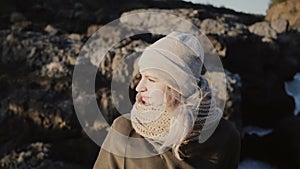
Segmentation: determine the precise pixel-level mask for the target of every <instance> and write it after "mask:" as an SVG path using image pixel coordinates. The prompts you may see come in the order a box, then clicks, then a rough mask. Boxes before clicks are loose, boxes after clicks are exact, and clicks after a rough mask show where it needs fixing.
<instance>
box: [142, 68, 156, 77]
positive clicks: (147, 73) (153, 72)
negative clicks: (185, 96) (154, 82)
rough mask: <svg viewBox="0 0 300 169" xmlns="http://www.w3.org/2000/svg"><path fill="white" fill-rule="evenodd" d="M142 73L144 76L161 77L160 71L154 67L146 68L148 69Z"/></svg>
mask: <svg viewBox="0 0 300 169" xmlns="http://www.w3.org/2000/svg"><path fill="white" fill-rule="evenodd" d="M140 74H141V75H143V76H148V77H152V78H156V79H160V78H159V76H158V72H157V71H156V70H153V69H146V70H143V71H140Z"/></svg>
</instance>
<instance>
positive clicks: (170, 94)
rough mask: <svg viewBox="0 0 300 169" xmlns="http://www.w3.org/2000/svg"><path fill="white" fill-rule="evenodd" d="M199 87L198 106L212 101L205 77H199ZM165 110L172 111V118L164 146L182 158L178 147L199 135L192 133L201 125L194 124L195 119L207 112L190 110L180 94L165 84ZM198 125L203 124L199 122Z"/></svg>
mask: <svg viewBox="0 0 300 169" xmlns="http://www.w3.org/2000/svg"><path fill="white" fill-rule="evenodd" d="M199 80H200V81H199V83H198V86H199V89H200V96H199V98H200V103H199V107H201V105H202V104H201V103H207V102H209V103H210V102H212V90H211V88H210V87H209V85H208V82H207V80H206V79H205V78H202V77H201V78H200V79H199ZM166 94H167V107H166V109H167V111H172V112H173V113H172V114H173V119H172V120H171V126H170V129H169V135H168V137H167V140H166V141H165V144H164V146H170V147H171V148H172V152H173V154H174V156H175V157H176V158H177V159H179V160H182V158H181V156H186V155H185V154H182V153H181V156H180V154H179V148H180V146H181V145H183V144H186V143H188V142H189V141H190V140H191V138H193V137H194V138H195V137H196V136H199V135H200V132H199V133H192V130H193V128H194V127H197V128H198V129H199V128H200V129H201V128H202V127H203V126H199V124H197V125H198V126H194V125H195V122H196V119H197V118H199V116H201V117H200V118H202V119H204V121H205V118H206V116H208V113H209V112H205V113H203V112H201V113H199V111H200V109H199V110H198V111H197V110H196V112H195V111H194V110H192V111H190V110H188V108H190V107H189V106H186V105H185V104H186V103H185V102H184V101H183V100H182V97H181V94H180V93H179V92H178V91H177V90H175V89H174V88H172V87H170V86H169V85H167V91H166ZM200 125H204V123H203V124H200Z"/></svg>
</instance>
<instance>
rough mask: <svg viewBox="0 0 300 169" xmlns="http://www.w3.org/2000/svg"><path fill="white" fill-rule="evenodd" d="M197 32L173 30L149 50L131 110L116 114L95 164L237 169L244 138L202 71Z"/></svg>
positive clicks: (110, 168)
mask: <svg viewBox="0 0 300 169" xmlns="http://www.w3.org/2000/svg"><path fill="white" fill-rule="evenodd" d="M203 57H204V52H203V48H202V46H201V44H200V42H199V41H198V40H197V38H196V37H194V36H193V35H190V34H185V33H181V32H172V33H171V34H169V35H167V36H166V37H164V38H162V39H160V40H158V41H157V42H155V43H154V44H152V45H150V46H149V47H147V48H146V49H145V51H144V52H143V54H142V55H141V57H140V59H139V62H138V65H139V71H140V74H141V80H140V82H139V84H138V85H137V86H136V91H137V96H136V102H135V103H134V105H133V108H132V110H131V112H130V114H126V115H123V116H121V117H119V118H117V119H116V120H115V121H114V123H113V125H112V127H111V129H110V131H109V134H108V136H107V137H106V140H105V142H104V143H103V145H102V147H101V150H100V153H99V156H98V158H97V160H96V163H95V165H94V169H125V168H126V169H135V168H136V169H140V168H143V169H164V168H166V169H175V168H176V169H177V168H178V169H179V168H180V169H196V168H199V169H202V168H203V169H213V168H214V169H221V168H222V169H235V168H237V167H238V161H239V154H240V137H239V134H238V132H237V130H236V129H235V128H234V127H233V125H232V124H231V123H230V122H228V121H225V120H223V119H222V118H221V117H222V112H221V110H220V109H219V108H217V107H216V101H215V98H214V95H213V92H212V90H211V88H210V86H209V85H208V83H207V81H206V79H205V78H204V77H202V76H201V70H202V64H203Z"/></svg>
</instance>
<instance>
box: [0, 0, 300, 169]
mask: <svg viewBox="0 0 300 169" xmlns="http://www.w3.org/2000/svg"><path fill="white" fill-rule="evenodd" d="M22 3H24V2H23V1H22V2H21V1H20V3H19V4H18V5H16V4H6V5H8V6H9V7H10V8H7V10H6V11H4V10H3V13H2V15H1V17H0V19H1V21H3V22H1V23H3V24H1V26H0V28H1V29H0V42H1V44H0V54H1V55H0V89H1V90H0V99H1V102H0V122H1V123H0V145H1V146H0V166H1V168H5V169H6V168H22V169H25V168H36V169H38V168H39V169H42V168H43V169H46V168H62V169H68V168H91V167H92V165H93V162H94V160H95V158H96V156H97V153H98V150H99V147H98V146H97V145H96V144H95V143H93V141H92V140H90V139H89V138H88V136H87V135H86V134H85V133H84V131H83V130H82V127H81V126H80V124H79V122H78V120H77V117H76V114H75V111H74V107H73V100H72V75H73V69H74V66H75V63H76V59H77V58H78V55H79V53H80V51H81V48H82V46H83V45H84V44H85V43H86V42H87V40H88V38H89V36H90V35H92V34H93V33H94V32H95V31H96V30H97V29H98V28H101V26H103V25H104V24H106V23H107V22H109V21H112V20H113V19H116V18H118V17H120V16H121V15H122V16H124V15H128V14H130V13H135V12H149V11H153V10H155V11H156V12H162V13H170V14H173V15H175V16H178V17H182V18H185V19H186V20H188V21H189V22H191V23H193V24H194V25H195V26H196V27H197V28H199V29H200V30H201V32H203V33H205V34H206V35H207V36H208V38H209V39H210V40H211V42H212V44H213V45H214V47H215V49H216V51H217V53H218V54H219V56H220V57H221V61H222V63H223V66H224V68H225V69H226V79H227V81H228V83H227V93H228V94H229V96H230V97H228V100H226V107H225V112H224V117H225V118H227V119H229V120H231V121H232V122H234V124H235V125H236V127H237V128H238V129H239V130H240V132H241V135H242V136H243V137H242V138H241V140H242V143H243V144H242V145H243V147H242V154H241V155H242V158H241V160H243V159H246V158H254V159H258V160H262V161H267V162H269V163H271V164H273V165H276V166H277V167H278V168H297V167H298V168H299V163H298V161H299V160H297V159H299V157H300V152H299V151H298V150H299V146H300V145H299V144H297V143H299V142H300V141H299V138H300V136H299V130H298V129H299V124H300V123H299V118H298V117H294V108H295V104H294V100H293V98H292V97H291V96H289V95H288V94H287V93H286V91H285V90H284V82H286V81H290V80H292V78H293V76H294V75H295V74H296V73H297V72H300V57H299V54H300V51H299V45H300V44H299V43H300V34H299V32H297V31H296V30H291V29H289V25H291V24H290V21H287V20H285V19H286V18H284V19H275V20H271V21H268V20H266V21H265V20H264V19H263V17H262V16H254V15H249V14H244V13H238V12H235V11H232V10H229V9H224V8H220V9H218V8H214V7H212V6H204V5H194V4H192V3H185V2H181V1H172V2H170V1H138V0H136V1H130V2H128V3H127V2H126V3H125V2H124V1H118V0H115V1H110V2H109V3H104V1H93V0H89V1H77V0H68V1H64V2H62V1H40V0H32V1H28V2H26V4H23V5H22ZM117 4H118V7H117ZM154 8H155V9H154ZM9 9H11V10H9ZM133 9H134V10H133ZM136 9H139V10H136ZM271 9H272V8H271ZM15 10H16V11H15ZM161 19H162V18H161ZM127 22H129V23H130V22H134V24H136V22H135V20H129V21H127ZM151 22H156V23H159V19H157V18H156V19H153V18H148V19H147V20H144V21H143V22H141V24H142V23H151ZM120 33H121V32H119V30H118V29H113V28H112V29H111V30H109V32H107V33H106V34H103V36H106V35H110V34H117V35H118V34H120ZM101 36H102V35H101ZM161 37H162V36H161V35H151V34H143V35H139V36H134V37H128V38H126V39H124V40H122V41H121V42H119V43H118V44H117V45H116V46H114V47H113V48H112V49H111V50H110V51H109V52H108V53H107V54H106V55H105V59H104V61H103V62H101V64H100V65H93V63H92V61H89V62H87V65H88V66H94V67H97V69H98V73H97V75H96V81H95V84H96V88H95V93H96V96H97V101H98V102H99V103H98V104H99V107H100V108H101V109H103V112H104V116H105V117H106V118H107V120H108V121H109V122H112V120H113V119H114V118H115V117H117V116H118V115H119V114H118V112H117V111H116V110H115V108H114V106H113V104H112V99H111V95H112V93H111V90H110V83H111V78H112V72H113V71H114V70H116V69H117V68H118V64H119V60H120V59H121V58H123V57H124V56H127V55H129V54H131V53H137V52H140V51H142V50H143V49H144V48H145V47H146V46H147V45H149V44H151V43H153V42H154V41H156V40H157V39H159V38H161ZM107 41H110V39H107ZM121 73H124V74H128V73H129V72H121ZM86 76H89V74H87V75H86ZM136 82H137V80H133V82H132V85H131V86H130V87H131V89H130V90H131V92H132V89H133V87H134V85H135V84H136ZM88 98H89V95H87V97H86V98H85V99H86V100H85V101H88ZM93 124H95V125H94V126H92V128H93V127H94V128H97V126H99V125H101V124H99V123H97V122H95V123H93ZM250 125H253V126H258V127H261V128H264V129H271V130H272V131H273V132H272V133H271V134H268V135H266V136H264V137H259V136H258V135H250V134H249V133H247V132H246V131H244V129H243V128H245V127H246V126H250Z"/></svg>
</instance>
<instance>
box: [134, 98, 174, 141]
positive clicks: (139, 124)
mask: <svg viewBox="0 0 300 169" xmlns="http://www.w3.org/2000/svg"><path fill="white" fill-rule="evenodd" d="M131 123H132V127H133V128H134V129H135V131H136V132H137V133H138V134H140V135H141V136H143V137H145V138H150V139H154V140H157V141H163V140H164V138H165V137H166V135H167V134H168V132H169V128H170V124H171V113H170V112H168V111H166V110H165V104H164V105H161V106H145V105H143V104H141V103H139V102H136V103H135V104H134V105H133V108H132V110H131Z"/></svg>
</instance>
